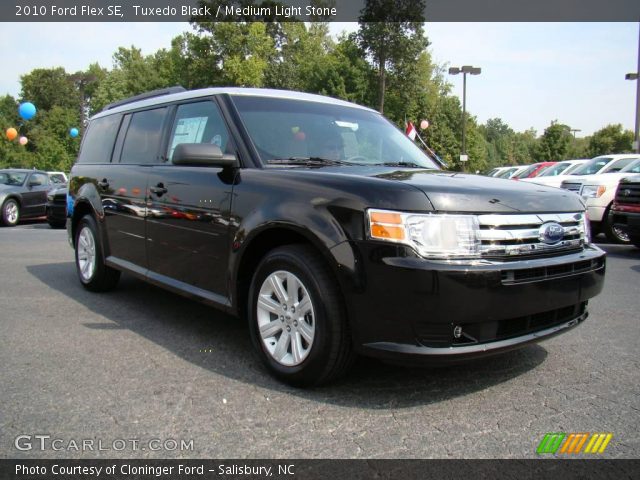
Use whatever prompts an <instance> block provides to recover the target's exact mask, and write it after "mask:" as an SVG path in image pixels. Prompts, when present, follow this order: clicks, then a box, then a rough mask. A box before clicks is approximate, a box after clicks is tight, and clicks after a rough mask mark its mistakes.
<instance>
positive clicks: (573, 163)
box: [520, 158, 591, 187]
mask: <svg viewBox="0 0 640 480" xmlns="http://www.w3.org/2000/svg"><path fill="white" fill-rule="evenodd" d="M590 160H591V159H589V158H580V159H576V160H563V161H561V162H558V163H556V164H555V165H553V166H552V167H549V168H547V169H546V170H544V171H543V172H542V173H541V174H540V175H538V176H536V177H532V178H521V179H520V181H521V182H529V183H538V184H540V185H547V186H549V187H560V184H561V183H562V179H563V178H564V176H567V175H569V174H570V173H572V172H573V171H575V170H577V169H578V168H580V166H581V165H584V164H585V163H587V162H588V161H590Z"/></svg>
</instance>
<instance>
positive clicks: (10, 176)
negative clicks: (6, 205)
mask: <svg viewBox="0 0 640 480" xmlns="http://www.w3.org/2000/svg"><path fill="white" fill-rule="evenodd" d="M26 177H27V174H26V173H24V172H7V171H4V172H0V184H2V185H14V186H18V185H22V184H23V183H24V179H25V178H26Z"/></svg>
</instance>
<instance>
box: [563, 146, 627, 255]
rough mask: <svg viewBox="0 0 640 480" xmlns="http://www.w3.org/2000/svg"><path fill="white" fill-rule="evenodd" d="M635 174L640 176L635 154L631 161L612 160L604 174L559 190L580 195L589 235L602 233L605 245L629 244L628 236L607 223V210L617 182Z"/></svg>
mask: <svg viewBox="0 0 640 480" xmlns="http://www.w3.org/2000/svg"><path fill="white" fill-rule="evenodd" d="M635 173H640V155H637V154H636V155H635V157H634V156H625V157H624V158H619V159H616V162H615V163H613V164H612V165H611V166H610V167H609V169H608V170H607V173H601V174H597V175H590V176H586V177H575V178H573V179H571V180H565V181H564V182H562V188H565V189H567V190H572V191H574V192H576V193H578V194H580V195H581V196H582V199H583V200H584V201H585V203H586V204H587V214H588V216H589V221H590V223H591V232H592V235H596V234H597V233H599V232H602V233H604V234H605V235H606V237H607V239H608V240H609V241H612V242H615V243H629V237H628V235H627V234H626V233H625V232H623V231H622V230H620V229H619V228H617V227H616V226H614V225H613V224H610V223H609V210H610V209H611V205H612V203H613V199H614V197H615V194H616V188H617V187H618V183H619V182H620V180H621V179H622V178H624V177H627V176H629V175H631V174H635Z"/></svg>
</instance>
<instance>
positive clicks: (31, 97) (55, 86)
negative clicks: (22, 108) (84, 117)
mask: <svg viewBox="0 0 640 480" xmlns="http://www.w3.org/2000/svg"><path fill="white" fill-rule="evenodd" d="M20 83H21V85H22V92H21V95H20V96H21V98H22V100H24V101H29V102H31V103H33V104H34V105H35V106H36V108H38V109H39V110H49V109H51V108H52V107H54V106H56V105H57V106H60V107H65V108H75V109H77V110H78V111H80V104H81V101H80V95H79V92H78V89H77V88H76V86H75V85H74V83H73V80H72V79H71V77H70V75H68V74H67V72H66V71H65V70H64V68H62V67H58V68H36V69H34V70H31V72H29V73H28V74H26V75H22V76H21V77H20Z"/></svg>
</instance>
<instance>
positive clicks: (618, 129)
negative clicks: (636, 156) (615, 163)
mask: <svg viewBox="0 0 640 480" xmlns="http://www.w3.org/2000/svg"><path fill="white" fill-rule="evenodd" d="M632 144H633V132H632V131H631V130H623V129H622V125H621V124H616V125H607V126H606V127H604V128H601V129H600V130H598V131H597V132H595V133H594V134H593V135H592V136H591V138H590V139H589V146H588V148H587V152H588V154H589V156H590V157H597V156H598V155H606V154H610V153H625V152H631V151H632Z"/></svg>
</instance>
